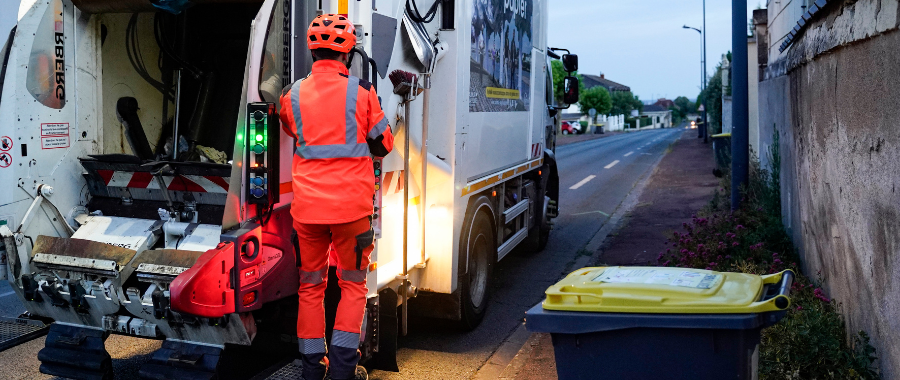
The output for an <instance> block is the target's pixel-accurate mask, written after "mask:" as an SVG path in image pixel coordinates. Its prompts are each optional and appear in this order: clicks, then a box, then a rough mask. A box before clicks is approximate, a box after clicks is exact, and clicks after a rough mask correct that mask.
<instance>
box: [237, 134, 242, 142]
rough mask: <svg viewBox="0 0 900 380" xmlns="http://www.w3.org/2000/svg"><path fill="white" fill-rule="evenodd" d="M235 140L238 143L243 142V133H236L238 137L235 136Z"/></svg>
mask: <svg viewBox="0 0 900 380" xmlns="http://www.w3.org/2000/svg"><path fill="white" fill-rule="evenodd" d="M237 140H238V141H244V134H243V133H238V135H237Z"/></svg>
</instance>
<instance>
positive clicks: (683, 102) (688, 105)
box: [675, 96, 695, 115]
mask: <svg viewBox="0 0 900 380" xmlns="http://www.w3.org/2000/svg"><path fill="white" fill-rule="evenodd" d="M675 106H676V107H678V109H680V110H681V111H682V112H683V113H684V114H685V115H687V114H689V113H691V112H694V108H695V107H694V103H692V102H691V100H690V99H688V98H687V97H685V96H679V97H677V98H675Z"/></svg>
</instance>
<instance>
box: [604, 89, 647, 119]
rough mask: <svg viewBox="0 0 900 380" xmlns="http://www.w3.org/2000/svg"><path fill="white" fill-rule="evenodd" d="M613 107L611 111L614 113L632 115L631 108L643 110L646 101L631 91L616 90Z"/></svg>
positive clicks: (613, 95)
mask: <svg viewBox="0 0 900 380" xmlns="http://www.w3.org/2000/svg"><path fill="white" fill-rule="evenodd" d="M611 96H612V109H611V110H610V113H611V114H613V115H625V116H631V110H635V109H636V110H638V111H641V110H642V109H643V107H644V102H642V101H640V99H638V97H637V96H634V94H632V93H631V91H616V92H613V93H612V95H611Z"/></svg>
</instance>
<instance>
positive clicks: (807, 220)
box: [759, 0, 900, 379]
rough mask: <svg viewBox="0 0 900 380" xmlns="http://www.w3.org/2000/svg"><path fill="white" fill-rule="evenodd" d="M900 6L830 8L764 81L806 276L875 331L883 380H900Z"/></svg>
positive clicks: (763, 123)
mask: <svg viewBox="0 0 900 380" xmlns="http://www.w3.org/2000/svg"><path fill="white" fill-rule="evenodd" d="M772 3H773V2H770V4H772ZM898 8H900V5H898V1H897V0H859V1H857V2H854V3H852V4H850V5H846V4H842V5H839V6H835V7H833V8H830V9H829V12H828V13H827V14H826V15H824V17H818V18H817V19H814V20H813V24H812V25H811V27H810V28H809V29H808V30H806V32H805V34H804V35H803V36H801V37H800V39H799V40H798V41H797V42H796V43H795V45H794V46H793V47H791V48H790V49H789V50H786V51H785V53H783V54H781V55H780V56H779V57H778V59H777V60H771V58H772V55H770V56H769V57H770V61H769V62H768V67H767V68H766V71H765V75H764V78H763V82H761V83H760V84H759V105H760V121H759V123H760V132H759V140H760V148H761V149H765V148H766V147H767V146H769V145H770V144H772V140H773V139H772V136H773V134H774V133H777V134H778V136H779V140H780V141H779V152H780V154H781V156H782V165H781V184H782V204H783V206H782V218H783V220H784V222H785V226H786V228H787V230H788V232H789V234H790V235H791V236H792V237H793V239H794V242H795V244H796V245H797V246H798V247H799V249H800V251H801V254H802V256H803V265H804V268H805V270H806V271H807V273H810V274H812V275H813V277H815V274H816V273H817V272H820V271H821V275H822V276H823V277H824V278H825V280H826V282H825V285H826V289H827V291H828V292H829V293H830V294H831V295H832V296H833V297H835V298H836V299H838V300H839V301H840V302H841V303H842V304H843V307H842V311H843V313H844V314H845V316H846V318H847V322H848V332H849V333H851V334H854V333H855V332H856V331H859V330H865V331H867V332H868V333H869V334H870V335H871V336H872V338H873V341H872V343H873V345H874V346H875V348H876V349H877V350H878V351H877V356H878V357H879V362H878V364H879V366H880V368H881V370H882V374H883V377H884V378H885V379H896V378H900V189H898V187H900V186H898V185H900V128H898V126H900V107H897V106H896V105H895V104H894V103H895V99H900V65H898V64H897V63H898V62H900V31H898V29H897V27H898V25H897V24H898V11H900V9H898ZM773 14H774V13H773V10H772V9H770V10H769V17H770V18H771V17H772V15H773ZM798 17H799V16H798ZM795 21H796V20H795ZM769 29H770V30H773V36H772V38H773V40H772V41H770V42H769V46H775V47H778V46H779V45H780V42H777V41H776V39H777V37H776V36H775V32H774V30H775V29H776V28H775V27H774V26H773V25H771V24H770V25H769ZM761 158H762V161H763V163H767V162H768V157H765V155H763V157H761Z"/></svg>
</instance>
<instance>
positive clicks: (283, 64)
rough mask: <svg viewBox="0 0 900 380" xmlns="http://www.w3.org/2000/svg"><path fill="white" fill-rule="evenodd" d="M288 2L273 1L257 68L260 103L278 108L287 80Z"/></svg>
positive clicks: (289, 45) (289, 68)
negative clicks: (270, 104) (258, 67)
mask: <svg viewBox="0 0 900 380" xmlns="http://www.w3.org/2000/svg"><path fill="white" fill-rule="evenodd" d="M290 12H291V3H290V0H275V5H274V6H273V7H272V15H271V17H270V18H269V27H268V29H267V30H266V39H265V43H264V44H263V49H264V50H263V54H262V62H261V63H260V70H259V97H260V98H261V99H262V100H263V101H264V102H273V103H275V108H276V109H278V111H281V104H280V102H279V101H278V99H279V98H280V97H281V90H282V89H284V87H285V86H287V85H288V84H290V80H291V61H290V59H291V58H290V57H291V54H290V52H291V16H290Z"/></svg>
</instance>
